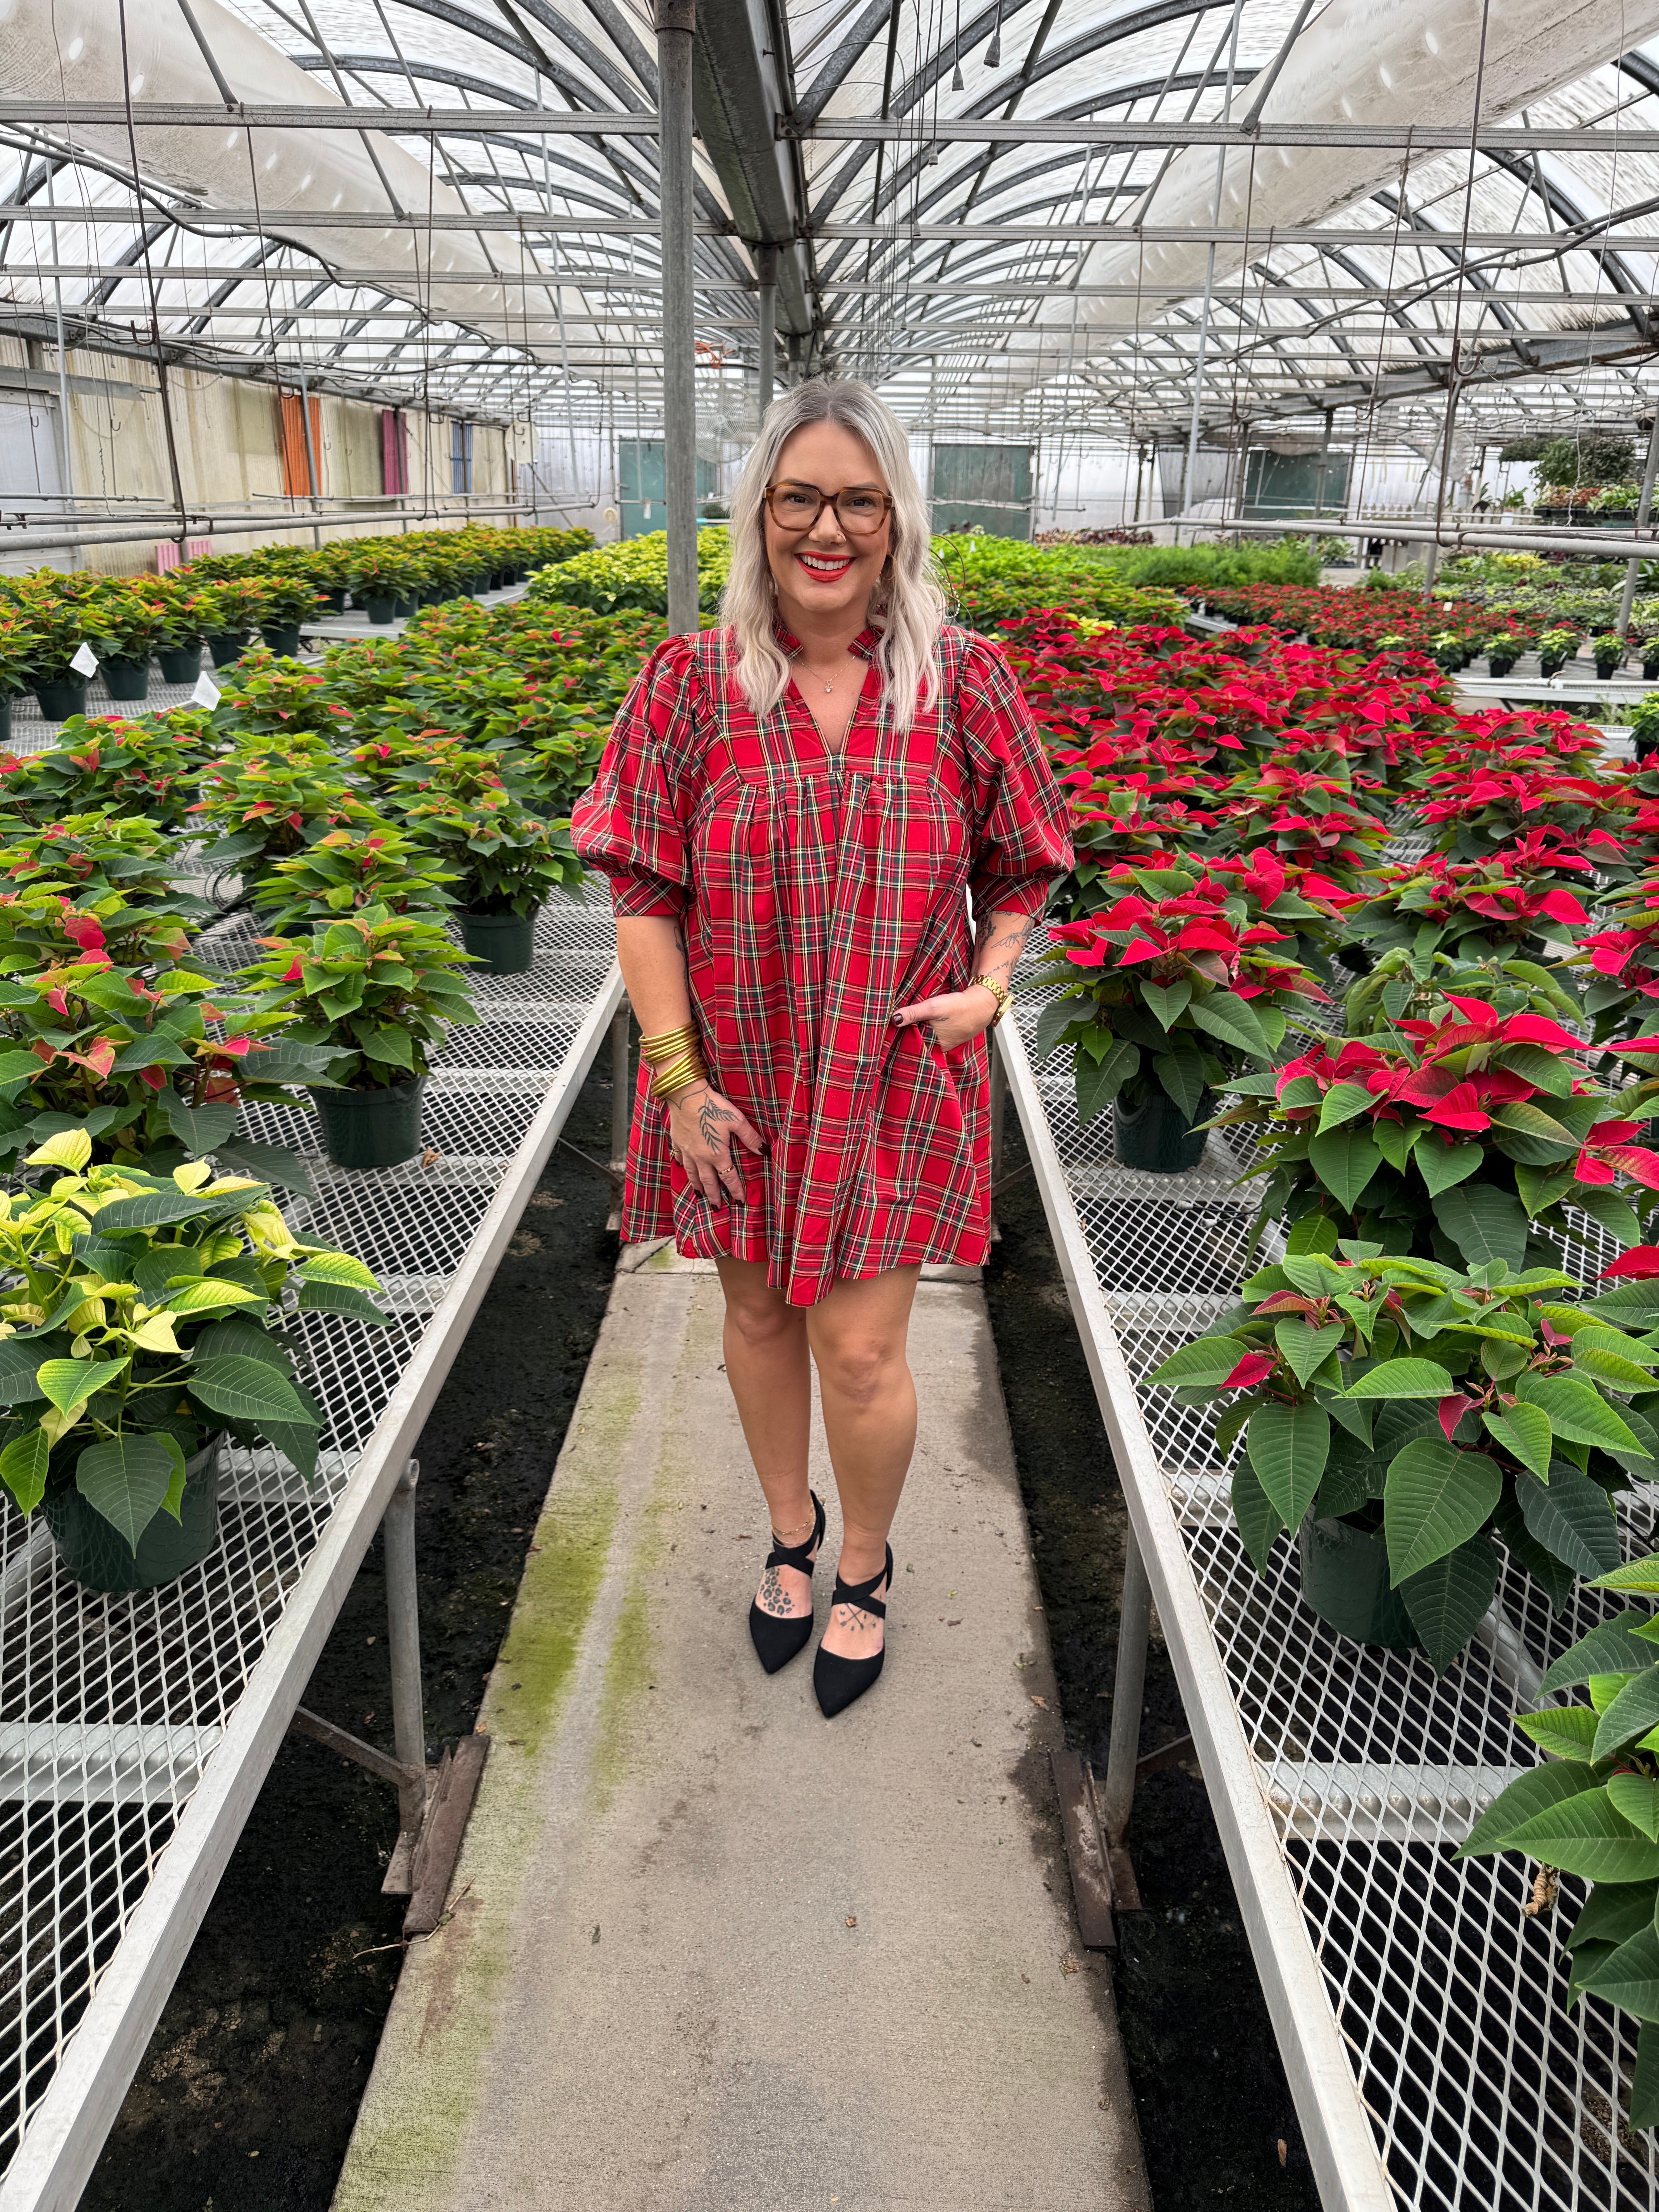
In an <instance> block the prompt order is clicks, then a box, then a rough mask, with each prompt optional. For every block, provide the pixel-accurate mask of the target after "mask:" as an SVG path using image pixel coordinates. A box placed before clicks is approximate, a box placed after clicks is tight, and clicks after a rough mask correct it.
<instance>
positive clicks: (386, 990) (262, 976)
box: [241, 906, 478, 1091]
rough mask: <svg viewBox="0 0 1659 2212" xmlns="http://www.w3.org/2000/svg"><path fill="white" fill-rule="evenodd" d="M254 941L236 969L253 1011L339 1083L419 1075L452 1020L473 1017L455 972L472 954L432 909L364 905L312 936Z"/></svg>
mask: <svg viewBox="0 0 1659 2212" xmlns="http://www.w3.org/2000/svg"><path fill="white" fill-rule="evenodd" d="M257 941H258V944H259V945H260V947H261V957H260V958H259V959H258V961H257V962H255V963H253V964H252V966H250V967H247V968H245V969H243V970H242V971H241V972H242V981H244V982H245V983H246V986H247V989H248V994H249V995H248V1000H247V1003H248V1005H249V1006H250V1008H251V1011H252V1013H253V1015H254V1017H255V1018H256V1019H263V1020H280V1021H282V1022H283V1023H285V1024H292V1027H291V1029H290V1030H289V1035H290V1036H292V1038H293V1039H294V1040H295V1041H296V1042H299V1043H301V1044H305V1045H308V1046H312V1047H314V1048H317V1049H319V1051H322V1052H325V1054H327V1055H328V1058H329V1061H330V1070H329V1075H328V1079H327V1080H328V1082H329V1084H330V1085H333V1086H335V1087H338V1088H344V1089H348V1090H353V1091H384V1090H387V1089H389V1088H390V1087H391V1086H392V1085H394V1084H399V1083H404V1082H407V1081H408V1080H409V1079H410V1077H412V1076H422V1075H424V1074H426V1073H427V1072H428V1066H429V1064H430V1057H431V1054H432V1053H433V1052H435V1050H436V1049H437V1048H438V1047H439V1045H441V1043H442V1042H443V1039H444V1036H445V1034H446V1032H447V1028H448V1025H449V1024H451V1023H452V1022H454V1023H466V1022H476V1021H477V1018H478V1015H477V1008H476V1007H475V1006H473V1004H472V1001H471V998H470V996H469V995H468V993H467V989H466V984H465V977H464V975H463V974H462V973H461V972H460V971H461V970H463V969H465V967H466V966H467V964H468V963H469V958H470V956H469V955H468V954H466V953H465V952H463V951H461V950H460V948H459V946H458V945H455V944H454V943H453V941H452V940H451V939H450V937H449V935H448V933H447V931H446V930H445V929H444V928H443V927H441V924H440V923H439V922H437V921H435V920H434V919H433V918H432V917H431V916H429V915H420V914H402V915H399V914H393V913H392V911H391V909H390V908H386V907H380V906H370V907H364V908H361V909H360V910H359V911H358V912H356V913H355V914H353V915H349V917H347V918H345V919H343V920H341V921H331V922H328V923H326V924H323V925H319V927H316V928H314V929H313V930H312V931H311V932H310V933H309V934H308V935H303V936H302V935H298V934H296V935H294V936H289V937H265V938H261V939H258V940H257ZM312 1080H313V1081H315V1080H317V1079H315V1078H313V1079H312Z"/></svg>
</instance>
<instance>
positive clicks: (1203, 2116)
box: [987, 1108, 1319, 2212]
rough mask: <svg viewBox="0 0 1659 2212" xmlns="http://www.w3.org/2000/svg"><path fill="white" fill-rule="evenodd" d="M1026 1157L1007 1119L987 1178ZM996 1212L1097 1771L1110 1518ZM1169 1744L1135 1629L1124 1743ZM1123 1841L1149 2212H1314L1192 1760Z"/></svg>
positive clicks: (1062, 1668) (999, 1295) (1034, 1291)
mask: <svg viewBox="0 0 1659 2212" xmlns="http://www.w3.org/2000/svg"><path fill="white" fill-rule="evenodd" d="M1025 1158H1026V1155H1025V1148H1024V1143H1023V1141H1022V1139H1021V1135H1020V1129H1019V1124H1018V1118H1017V1117H1016V1115H1014V1113H1013V1111H1012V1108H1011V1109H1010V1110H1009V1113H1008V1117H1007V1136H1006V1158H1005V1162H1004V1165H1003V1170H1002V1172H1003V1174H1004V1175H1005V1176H1009V1175H1012V1174H1013V1173H1014V1172H1015V1170H1017V1169H1018V1168H1021V1167H1023V1166H1024V1164H1025ZM997 1213H998V1218H999V1221H1000V1225H1001V1230H1002V1239H1001V1242H1000V1244H999V1245H997V1246H996V1247H995V1248H994V1251H995V1257H994V1260H993V1262H992V1265H991V1267H990V1268H989V1270H988V1271H987V1292H988V1296H989V1302H990V1309H991V1328H992V1331H993V1334H994V1336H995V1339H996V1347H997V1358H998V1363H999V1364H1000V1368H1001V1370H1002V1388H1003V1395H1004V1396H1005V1397H1006V1401H1007V1405H1008V1417H1009V1420H1010V1423H1011V1424H1012V1429H1013V1438H1014V1455H1015V1459H1016V1461H1017V1462H1018V1468H1019V1478H1020V1484H1021V1487H1022V1489H1023V1490H1024V1494H1025V1505H1026V1511H1027V1513H1028V1515H1029V1516H1030V1526H1031V1543H1032V1548H1033V1551H1034V1553H1035V1555H1036V1563H1037V1573H1038V1579H1039V1581H1040V1582H1041V1584H1042V1602H1043V1607H1044V1610H1045V1613H1046V1614H1047V1616H1048V1632H1049V1636H1050V1638H1051V1639H1052V1641H1053V1645H1054V1670H1055V1674H1056V1677H1057V1680H1058V1683H1059V1687H1060V1704H1061V1707H1062V1710H1063V1712H1064V1716H1065V1722H1066V1739H1067V1741H1069V1742H1070V1743H1071V1744H1072V1745H1073V1747H1075V1748H1076V1749H1077V1750H1079V1751H1080V1752H1082V1753H1084V1754H1085V1757H1087V1758H1089V1759H1091V1760H1092V1761H1093V1762H1094V1765H1095V1768H1096V1771H1097V1772H1098V1773H1100V1774H1102V1775H1103V1774H1104V1773H1105V1771H1106V1747H1107V1739H1108V1737H1109V1734H1110V1730H1111V1714H1112V1682H1113V1676H1114V1674H1115V1660H1116V1648H1117V1614H1118V1605H1119V1601H1120V1599H1121V1594H1122V1586H1123V1546H1124V1539H1125V1535H1126V1533H1127V1527H1128V1518H1127V1510H1126V1508H1125V1506H1124V1503H1123V1493H1122V1491H1121V1487H1120V1486H1119V1482H1118V1478H1117V1470H1116V1468H1115V1466H1114V1464H1113V1462H1112V1454H1111V1449H1110V1447H1109V1445H1108V1443H1107V1442H1106V1437H1105V1434H1104V1432H1103V1429H1102V1426H1101V1419H1100V1412H1099V1408H1098V1406H1097V1402H1096V1399H1095V1393H1094V1385H1093V1383H1092V1382H1091V1379H1090V1375H1089V1370H1088V1367H1087V1364H1086V1363H1085V1359H1084V1356H1083V1347H1082V1345H1081V1344H1080V1342H1079V1339H1078V1334H1077V1330H1076V1328H1075V1326H1074V1325H1073V1320H1072V1316H1071V1309H1070V1306H1069V1305H1068V1304H1067V1302H1066V1289H1065V1285H1064V1283H1063V1281H1062V1279H1061V1277H1060V1267H1059V1263H1058V1262H1057V1261H1056V1260H1055V1257H1054V1246H1053V1243H1052V1242H1051V1241H1050V1238H1049V1236H1048V1225H1047V1223H1046V1221H1045V1220H1044V1218H1043V1212H1042V1200H1041V1198H1040V1197H1039V1196H1038V1194H1037V1189H1036V1183H1035V1182H1034V1181H1033V1180H1032V1179H1031V1177H1030V1176H1024V1177H1022V1179H1021V1180H1020V1181H1019V1182H1017V1183H1014V1184H1013V1185H1012V1187H1010V1188H1006V1189H1005V1190H1004V1191H1003V1192H1002V1194H1001V1195H1000V1197H999V1199H998V1200H997ZM1186 1733H1187V1722H1186V1718H1185V1716H1184V1715H1183V1713H1182V1705H1181V1693H1180V1692H1179V1690H1178V1689H1177V1688H1176V1680H1175V1674H1174V1671H1173V1669H1172V1668H1171V1667H1170V1661H1169V1657H1168V1655H1167V1653H1166V1652H1165V1650H1164V1646H1163V1644H1162V1642H1161V1640H1160V1639H1159V1638H1158V1632H1157V1627H1156V1624H1154V1629H1153V1639H1152V1651H1151V1653H1150V1655H1149V1658H1148V1662H1147V1668H1146V1702H1145V1705H1144V1706H1143V1708H1142V1717H1141V1732H1140V1743H1141V1750H1142V1752H1143V1753H1147V1752H1152V1751H1156V1750H1157V1749H1158V1747H1159V1746H1160V1745H1163V1744H1166V1743H1170V1742H1173V1741H1175V1740H1176V1738H1177V1737H1179V1736H1183V1735H1186ZM1127 1841H1128V1846H1129V1855H1130V1857H1131V1859H1132V1860H1133V1864H1134V1869H1135V1876H1136V1880H1137V1881H1138V1882H1139V1888H1140V1896H1141V1902H1142V1904H1143V1905H1145V1907H1146V1910H1145V1911H1143V1912H1139V1913H1136V1914H1132V1915H1125V1916H1123V1917H1121V1918H1120V1919H1119V1921H1118V1942H1119V1948H1118V1951H1117V1953H1116V1955H1115V1961H1114V1964H1113V1969H1112V1972H1113V1981H1114V1985H1115V1990H1116V1994H1117V2008H1118V2016H1119V2019H1120V2021H1121V2024H1122V2031H1123V2041H1124V2049H1125V2053H1126V2056H1127V2060H1128V2066H1129V2078H1130V2082H1131V2084H1132V2086H1133V2091H1134V2095H1135V2102H1136V2106H1137V2109H1138V2112H1139V2119H1140V2133H1141V2140H1142V2142H1143V2143H1144V2145H1145V2147H1146V2167H1147V2173H1148V2177H1149V2179H1150V2180H1151V2183H1152V2202H1153V2203H1154V2205H1156V2206H1157V2207H1158V2208H1159V2212H1177V2208H1180V2212H1188V2208H1196V2207H1198V2206H1200V2205H1206V2204H1212V2203H1214V2202H1215V2200H1216V2199H1217V2198H1218V2197H1219V2198H1221V2199H1222V2200H1223V2202H1224V2203H1225V2204H1226V2205H1227V2206H1229V2207H1230V2208H1236V2209H1237V2212H1257V2208H1268V2207H1271V2208H1272V2212H1319V2196H1318V2191H1316V2188H1315V2186H1314V2180H1313V2175H1312V2172H1311V2169H1310V2166H1309V2162H1308V2157H1307V2154H1306V2152H1305V2150H1304V2148H1303V2145H1302V2140H1301V2136H1300V2135H1299V2133H1298V2131H1297V2124H1296V2115H1295V2111H1294V2108H1293V2107H1292V2106H1291V2093H1290V2089H1289V2087H1288V2085H1287V2084H1286V2082H1285V2073H1284V2069H1283V2068H1282V2067H1281V2065H1280V2064H1279V2051H1278V2048H1277V2046H1276V2045H1275V2044H1274V2041H1273V2029H1272V2027H1271V2026H1270V2025H1269V2023H1268V2019H1267V2007H1266V2005H1265V2003H1264V2002H1263V2000H1262V1996H1261V1984H1260V1983H1259V1982H1258V1981H1257V1979H1256V1973H1255V1966H1254V1964H1253V1962H1252V1960H1251V1957H1250V1950H1249V1943H1248V1942H1247V1941H1246V1938H1245V1935H1244V1930H1243V1925H1242V1923H1241V1922H1240V1918H1239V1912H1238V1905H1237V1899H1236V1898H1235V1896H1234V1893H1233V1886H1232V1881H1231V1877H1230V1875H1229V1874H1228V1872H1227V1864H1226V1861H1225V1858H1224V1857H1223V1856H1222V1850H1221V1839H1220V1838H1219V1836H1218V1834H1217V1832H1216V1826H1215V1821H1214V1820H1213V1818H1212V1814H1211V1812H1210V1804H1209V1799H1208V1797H1207V1796H1206V1793H1205V1789H1204V1784H1203V1782H1202V1780H1201V1779H1200V1776H1199V1771H1198V1769H1197V1767H1196V1766H1195V1765H1191V1764H1190V1763H1188V1764H1184V1765H1177V1766H1175V1767H1171V1768H1169V1769H1167V1770H1166V1771H1164V1772H1163V1773H1162V1774H1158V1775H1154V1776H1152V1778H1150V1779H1149V1780H1147V1781H1146V1782H1145V1783H1143V1784H1141V1786H1140V1788H1139V1791H1138V1792H1137V1794H1136V1798H1135V1809H1134V1814H1133V1820H1131V1822H1130V1826H1129V1833H1128V1838H1127Z"/></svg>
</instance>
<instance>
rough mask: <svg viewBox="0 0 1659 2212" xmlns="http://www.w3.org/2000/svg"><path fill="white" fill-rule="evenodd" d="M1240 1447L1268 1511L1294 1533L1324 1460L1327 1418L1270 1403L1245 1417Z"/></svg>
mask: <svg viewBox="0 0 1659 2212" xmlns="http://www.w3.org/2000/svg"><path fill="white" fill-rule="evenodd" d="M1244 1448H1245V1449H1246V1451H1247V1452H1248V1453H1249V1461H1250V1465H1251V1466H1252V1467H1253V1468H1255V1476H1256V1480H1257V1481H1258V1482H1259V1483H1260V1484H1261V1487H1262V1489H1263V1490H1264V1491H1265V1492H1266V1493H1267V1497H1268V1498H1269V1499H1270V1500H1271V1501H1272V1504H1273V1510H1274V1511H1275V1512H1277V1514H1278V1515H1279V1518H1280V1520H1281V1521H1283V1522H1284V1523H1285V1527H1286V1528H1299V1527H1300V1526H1301V1524H1302V1517H1303V1516H1304V1514H1305V1513H1306V1511H1307V1510H1308V1508H1309V1506H1310V1505H1311V1504H1312V1503H1313V1500H1314V1493H1315V1492H1316V1490H1317V1489H1318V1488H1319V1482H1320V1478H1321V1476H1322V1474H1324V1472H1325V1462H1326V1461H1327V1460H1328V1458H1329V1456H1330V1449H1331V1421H1330V1416H1329V1414H1328V1413H1326V1411H1325V1409H1324V1407H1322V1406H1313V1405H1300V1406H1287V1405H1285V1404H1284V1403H1283V1402H1282V1401H1279V1400H1278V1399H1270V1400H1268V1401H1267V1403H1266V1404H1265V1405H1261V1406H1258V1407H1256V1409H1255V1412H1254V1413H1252V1414H1251V1415H1250V1419H1249V1427H1248V1428H1247V1429H1246V1430H1245V1431H1244Z"/></svg>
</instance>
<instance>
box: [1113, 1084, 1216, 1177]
mask: <svg viewBox="0 0 1659 2212" xmlns="http://www.w3.org/2000/svg"><path fill="white" fill-rule="evenodd" d="M1214 1110H1215V1106H1214V1101H1213V1100H1212V1098H1211V1097H1210V1094H1209V1092H1208V1091H1206V1092H1205V1093H1204V1096H1203V1097H1201V1098H1200V1100H1199V1102H1198V1111H1197V1113H1196V1114H1195V1115H1194V1116H1193V1121H1208V1120H1209V1118H1210V1115H1212V1113H1213V1112H1214ZM1209 1141H1210V1136H1209V1131H1208V1130H1207V1129H1194V1127H1192V1124H1191V1123H1190V1122H1188V1119H1187V1116H1186V1115H1185V1114H1184V1113H1183V1112H1182V1109H1181V1108H1180V1107H1179V1106H1177V1105H1176V1102H1175V1100H1174V1099H1173V1098H1171V1097H1170V1096H1169V1094H1168V1092H1167V1091H1151V1092H1149V1093H1148V1095H1147V1097H1146V1098H1145V1099H1143V1100H1142V1102H1141V1103H1140V1104H1139V1106H1121V1105H1120V1106H1116V1107H1115V1108H1114V1109H1113V1110H1112V1145H1113V1149H1114V1150H1115V1152H1116V1154H1117V1158H1118V1163H1119V1164H1120V1166H1122V1167H1126V1168H1140V1169H1142V1170H1145V1171H1146V1173H1147V1174H1148V1175H1187V1174H1188V1173H1189V1172H1190V1171H1191V1170H1193V1169H1194V1168H1195V1167H1196V1166H1197V1165H1198V1164H1199V1162H1200V1160H1201V1159H1202V1158H1203V1157H1204V1147H1205V1146H1206V1144H1208V1142H1209Z"/></svg>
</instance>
